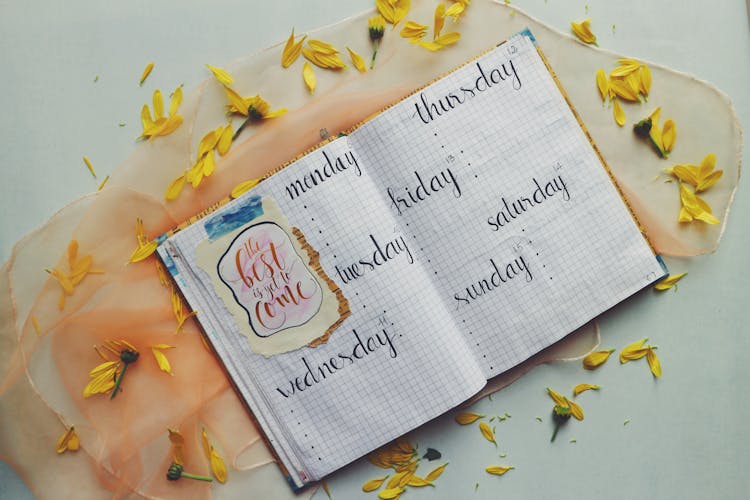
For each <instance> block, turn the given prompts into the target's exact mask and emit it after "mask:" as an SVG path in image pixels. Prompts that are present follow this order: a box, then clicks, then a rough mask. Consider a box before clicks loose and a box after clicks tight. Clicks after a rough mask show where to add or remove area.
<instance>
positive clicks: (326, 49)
mask: <svg viewBox="0 0 750 500" xmlns="http://www.w3.org/2000/svg"><path fill="white" fill-rule="evenodd" d="M307 44H308V45H309V46H310V48H312V49H313V50H314V51H315V52H318V53H320V54H327V55H335V54H338V53H339V51H338V49H337V48H336V47H334V46H333V45H331V44H330V43H326V42H324V41H322V40H312V39H311V40H309V41H308V42H307Z"/></svg>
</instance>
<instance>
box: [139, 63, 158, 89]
mask: <svg viewBox="0 0 750 500" xmlns="http://www.w3.org/2000/svg"><path fill="white" fill-rule="evenodd" d="M153 69H154V63H153V61H152V62H150V63H148V64H147V65H146V67H145V68H143V73H141V80H140V82H138V85H143V82H145V81H146V78H148V75H150V74H151V71H152V70H153Z"/></svg>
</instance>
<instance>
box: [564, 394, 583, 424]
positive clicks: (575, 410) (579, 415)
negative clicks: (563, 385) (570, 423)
mask: <svg viewBox="0 0 750 500" xmlns="http://www.w3.org/2000/svg"><path fill="white" fill-rule="evenodd" d="M565 401H566V402H567V405H566V406H567V407H568V408H570V414H571V415H573V417H574V418H575V419H576V420H583V409H582V408H581V407H580V406H578V404H577V403H574V402H573V401H571V400H569V399H568V398H565Z"/></svg>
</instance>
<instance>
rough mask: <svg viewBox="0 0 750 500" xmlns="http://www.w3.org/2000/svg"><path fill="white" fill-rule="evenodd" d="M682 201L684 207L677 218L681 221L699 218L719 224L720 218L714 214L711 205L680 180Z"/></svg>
mask: <svg viewBox="0 0 750 500" xmlns="http://www.w3.org/2000/svg"><path fill="white" fill-rule="evenodd" d="M680 203H681V204H682V207H681V208H680V215H679V216H678V218H677V220H678V221H679V222H691V221H693V220H699V221H702V222H705V223H706V224H719V219H717V218H716V217H714V215H713V214H712V210H711V206H710V205H709V204H708V203H706V201H705V200H704V199H703V198H701V197H700V196H698V195H697V194H695V193H694V192H692V191H691V190H690V188H688V187H687V186H686V185H685V184H683V183H682V182H680Z"/></svg>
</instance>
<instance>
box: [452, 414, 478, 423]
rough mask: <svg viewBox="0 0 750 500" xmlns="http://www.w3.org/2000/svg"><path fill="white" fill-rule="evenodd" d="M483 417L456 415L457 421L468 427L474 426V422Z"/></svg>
mask: <svg viewBox="0 0 750 500" xmlns="http://www.w3.org/2000/svg"><path fill="white" fill-rule="evenodd" d="M483 417H484V415H480V414H478V413H459V414H458V415H456V418H455V419H456V422H457V423H459V424H461V425H468V424H473V423H474V422H476V421H477V420H479V419H480V418H483Z"/></svg>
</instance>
